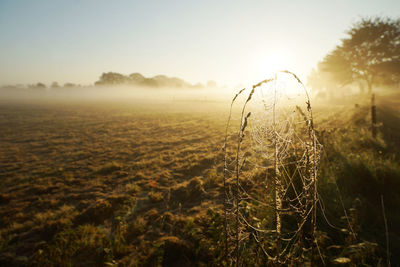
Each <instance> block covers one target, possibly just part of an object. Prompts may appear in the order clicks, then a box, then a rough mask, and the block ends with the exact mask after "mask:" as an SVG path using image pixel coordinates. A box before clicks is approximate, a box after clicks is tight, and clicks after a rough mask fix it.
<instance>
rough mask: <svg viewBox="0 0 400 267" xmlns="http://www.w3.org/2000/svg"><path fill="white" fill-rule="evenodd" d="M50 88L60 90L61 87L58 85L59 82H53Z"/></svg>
mask: <svg viewBox="0 0 400 267" xmlns="http://www.w3.org/2000/svg"><path fill="white" fill-rule="evenodd" d="M50 87H51V88H60V85H59V84H58V82H53V83H52V84H51V86H50Z"/></svg>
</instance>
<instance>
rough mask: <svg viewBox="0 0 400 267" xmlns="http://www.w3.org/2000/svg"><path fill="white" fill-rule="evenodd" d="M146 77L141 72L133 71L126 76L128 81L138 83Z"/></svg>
mask: <svg viewBox="0 0 400 267" xmlns="http://www.w3.org/2000/svg"><path fill="white" fill-rule="evenodd" d="M144 79H146V78H145V77H144V76H143V75H142V74H140V73H138V72H135V73H132V74H130V75H129V76H128V80H129V82H130V83H136V84H140V83H142V82H143V81H144Z"/></svg>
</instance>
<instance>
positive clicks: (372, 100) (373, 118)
mask: <svg viewBox="0 0 400 267" xmlns="http://www.w3.org/2000/svg"><path fill="white" fill-rule="evenodd" d="M371 123H372V124H371V130H372V137H373V138H376V106H375V94H372V98H371Z"/></svg>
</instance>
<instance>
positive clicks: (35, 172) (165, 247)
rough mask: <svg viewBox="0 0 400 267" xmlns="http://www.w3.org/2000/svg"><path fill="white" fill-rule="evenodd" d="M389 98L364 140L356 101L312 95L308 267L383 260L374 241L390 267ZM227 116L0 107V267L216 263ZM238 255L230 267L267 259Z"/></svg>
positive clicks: (71, 105)
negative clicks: (314, 167)
mask: <svg viewBox="0 0 400 267" xmlns="http://www.w3.org/2000/svg"><path fill="white" fill-rule="evenodd" d="M399 99H400V98H399V96H398V95H395V96H393V95H388V96H382V97H378V98H377V101H378V102H377V103H378V121H379V122H380V126H379V129H378V137H377V138H376V139H374V138H373V137H372V136H371V134H370V124H371V123H370V113H369V112H370V106H369V99H365V98H362V97H352V98H348V99H347V100H346V101H342V100H341V101H337V103H335V102H332V103H330V104H329V105H328V104H326V103H319V101H317V100H316V101H314V103H315V104H314V107H313V108H314V114H315V129H316V134H317V136H318V140H319V141H320V143H321V144H322V146H323V153H322V156H321V164H320V167H319V170H318V173H319V175H318V177H319V178H318V192H319V196H320V200H319V202H320V203H321V204H320V208H319V210H320V211H318V212H317V217H318V229H319V230H318V239H319V245H320V253H319V255H318V256H314V257H315V262H317V264H318V265H322V263H325V264H327V265H332V264H341V263H344V264H347V265H349V266H359V265H362V264H364V265H365V266H375V265H377V264H385V263H386V262H387V260H388V259H387V255H388V254H387V247H388V246H387V241H388V238H387V237H388V236H389V244H390V247H389V250H390V251H389V254H390V255H391V256H390V258H391V262H392V264H393V265H395V264H399V263H400V259H399V256H398V255H399V253H398V252H399V251H400V247H399V244H400V231H399V229H398V227H396V226H397V225H398V224H399V223H400V216H399V215H398V212H396V209H397V207H398V205H399V204H400V193H399V191H398V190H397V189H398V188H399V186H400V180H399V179H400V165H399V155H400V154H399V153H400V151H399V144H400V131H399V130H400V129H399V125H400V118H399V117H398V115H397V114H399V113H398V112H399V109H398V107H399V102H400V101H399ZM355 104H357V105H355ZM239 112H240V111H239V110H238V109H237V110H236V109H235V110H234V115H235V116H234V119H233V122H232V125H233V126H232V129H230V130H229V131H231V132H230V136H235V135H236V132H235V131H237V127H238V121H239V119H238V116H237V115H238V114H239ZM228 113H229V101H210V100H209V99H208V100H207V99H201V100H199V101H173V102H168V103H167V102H151V101H129V100H124V101H112V100H109V101H107V100H104V99H103V100H97V101H87V100H84V101H68V100H60V99H59V100H57V101H38V100H36V101H15V100H13V101H2V102H1V103H0V129H1V130H0V179H1V185H0V218H1V219H0V238H1V239H0V265H2V266H159V265H162V266H193V265H195V266H216V265H230V264H231V263H232V262H230V261H229V260H227V259H226V255H224V251H223V247H224V235H223V233H224V230H223V220H224V219H223V202H224V185H223V164H224V162H223V156H224V153H223V144H224V136H225V127H226V122H227V117H228ZM235 127H236V128H235ZM244 171H245V172H247V173H248V175H253V176H254V175H257V173H252V172H251V169H245V170H244ZM247 186H248V187H249V188H250V187H251V188H257V187H259V185H257V184H255V183H252V184H249V185H247ZM382 199H384V205H382V202H383V201H382ZM383 210H384V211H385V216H386V221H387V227H385V221H384V218H383V215H382V211H383ZM322 211H323V212H322ZM269 215H271V214H265V216H269ZM271 216H272V215H271ZM261 219H262V218H261ZM331 224H332V225H334V226H335V227H336V228H333V227H331V226H330V225H331ZM350 228H351V231H350ZM386 230H387V231H388V234H385V231H386ZM354 234H355V235H354ZM241 253H242V258H243V264H245V263H246V264H251V265H265V264H266V262H267V259H265V258H263V257H262V256H260V257H252V254H251V253H249V254H246V253H247V252H246V251H245V250H243V251H242V252H241ZM304 255H305V256H304V257H305V258H304V262H306V263H307V264H308V263H309V262H310V257H311V256H310V254H309V252H307V251H306V252H305V253H304ZM338 259H345V260H344V262H341V261H340V260H338Z"/></svg>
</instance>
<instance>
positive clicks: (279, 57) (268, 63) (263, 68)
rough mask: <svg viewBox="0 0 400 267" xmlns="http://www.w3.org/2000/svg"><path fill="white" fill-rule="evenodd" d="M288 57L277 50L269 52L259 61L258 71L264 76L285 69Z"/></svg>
mask: <svg viewBox="0 0 400 267" xmlns="http://www.w3.org/2000/svg"><path fill="white" fill-rule="evenodd" d="M287 67H288V59H287V58H286V56H285V54H282V53H279V52H270V53H268V54H267V55H266V56H265V57H264V58H262V60H261V61H260V72H262V73H263V75H264V76H266V77H270V76H273V75H274V74H275V73H276V72H277V71H280V70H286V69H287Z"/></svg>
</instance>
